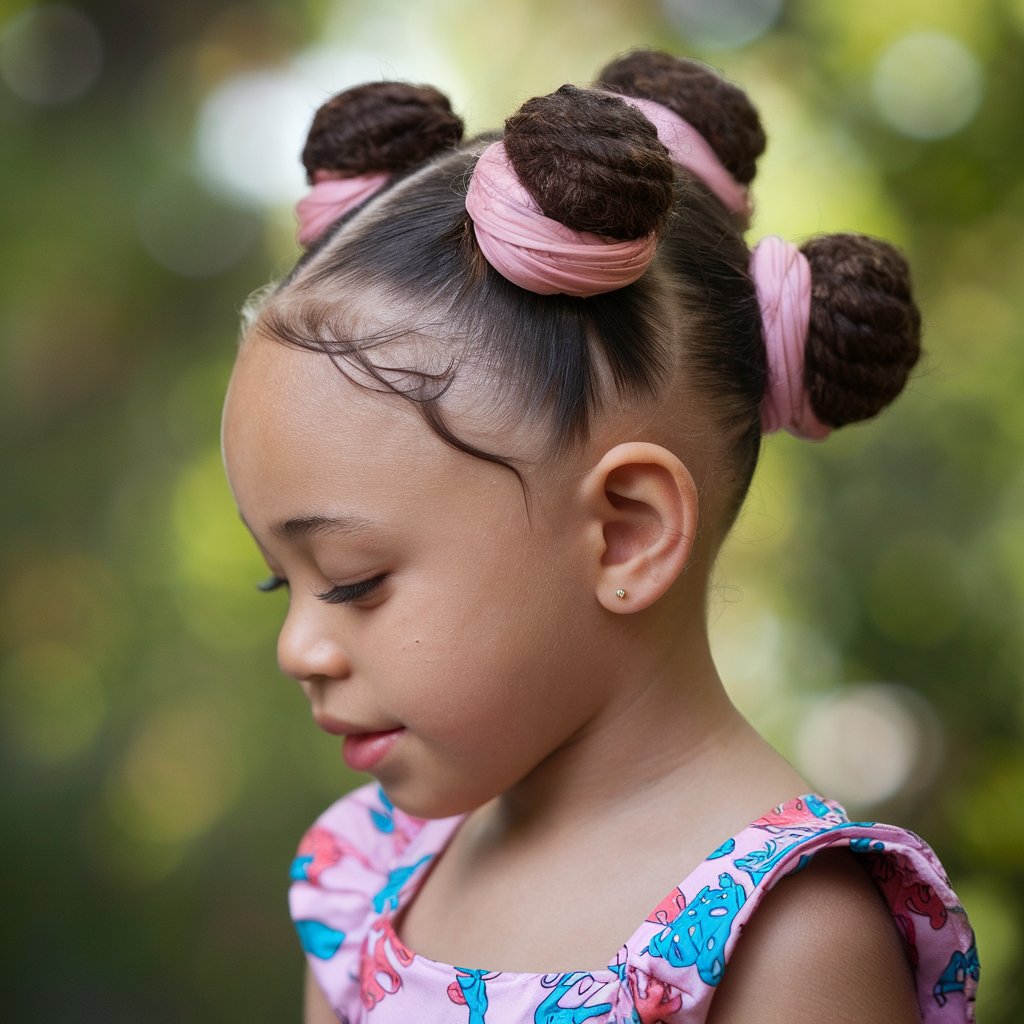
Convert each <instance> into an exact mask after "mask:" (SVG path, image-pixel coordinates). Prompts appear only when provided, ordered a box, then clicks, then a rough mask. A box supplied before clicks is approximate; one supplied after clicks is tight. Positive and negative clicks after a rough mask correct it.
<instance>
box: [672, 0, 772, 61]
mask: <svg viewBox="0 0 1024 1024" xmlns="http://www.w3.org/2000/svg"><path fill="white" fill-rule="evenodd" d="M661 8H662V10H663V11H664V12H665V17H666V19H667V20H668V21H669V23H670V24H671V25H672V26H673V27H674V28H675V29H676V31H677V32H678V33H679V34H680V35H681V36H682V37H683V38H684V39H685V40H686V41H687V42H688V43H691V44H695V45H697V46H707V47H711V48H717V49H729V48H732V47H735V46H743V45H745V44H746V43H750V42H753V40H755V39H758V38H759V37H760V36H763V35H764V34H765V32H767V31H768V29H770V28H771V27H772V25H774V24H775V21H776V19H777V18H778V16H779V12H780V11H781V10H782V0H661Z"/></svg>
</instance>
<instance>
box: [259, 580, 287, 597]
mask: <svg viewBox="0 0 1024 1024" xmlns="http://www.w3.org/2000/svg"><path fill="white" fill-rule="evenodd" d="M287 586H288V581H287V580H286V579H285V578H284V577H283V576H270V577H269V578H267V579H265V580H263V582H262V583H257V584H256V589H257V590H261V591H262V592H263V593H264V594H269V593H270V592H271V591H272V590H277V589H278V588H279V587H287Z"/></svg>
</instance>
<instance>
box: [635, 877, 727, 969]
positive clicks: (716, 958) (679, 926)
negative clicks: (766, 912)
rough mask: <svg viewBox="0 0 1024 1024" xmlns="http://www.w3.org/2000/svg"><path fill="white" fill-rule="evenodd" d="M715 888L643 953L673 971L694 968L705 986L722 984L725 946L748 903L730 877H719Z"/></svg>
mask: <svg viewBox="0 0 1024 1024" xmlns="http://www.w3.org/2000/svg"><path fill="white" fill-rule="evenodd" d="M718 884H719V886H720V888H718V889H712V888H711V887H710V886H707V885H706V886H704V888H703V889H701V891H700V892H699V893H697V895H696V896H695V897H694V898H693V899H692V900H691V901H690V902H689V903H688V904H687V905H686V906H685V907H684V908H683V910H682V912H681V913H680V914H679V916H678V917H677V918H676V919H675V920H674V921H672V922H671V923H670V924H669V925H668V926H667V927H666V928H664V929H662V931H661V932H660V933H659V934H658V935H656V936H655V937H654V938H653V939H651V941H650V943H649V945H648V946H647V950H646V952H647V953H648V954H649V955H650V956H653V957H661V958H662V959H664V960H667V961H668V962H669V963H670V964H671V965H672V966H673V967H692V966H694V965H696V967H697V973H698V974H699V975H700V977H701V980H702V981H703V982H704V983H705V984H706V985H717V984H718V983H719V982H720V981H721V980H722V972H723V971H724V970H725V943H726V940H727V939H728V938H729V932H730V930H731V928H732V922H733V920H734V918H735V917H736V915H737V914H738V913H739V911H740V908H741V907H742V906H743V904H744V903H745V902H746V899H747V894H746V892H745V890H744V888H743V886H742V885H741V884H740V883H739V882H737V881H736V879H735V878H733V877H732V875H726V874H721V875H719V876H718Z"/></svg>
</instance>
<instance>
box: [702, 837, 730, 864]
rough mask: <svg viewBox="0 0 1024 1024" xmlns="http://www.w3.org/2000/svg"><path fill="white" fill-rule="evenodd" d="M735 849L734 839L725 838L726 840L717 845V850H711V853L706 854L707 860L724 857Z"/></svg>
mask: <svg viewBox="0 0 1024 1024" xmlns="http://www.w3.org/2000/svg"><path fill="white" fill-rule="evenodd" d="M735 849H736V840H735V839H726V841H725V842H724V843H722V845H721V846H719V847H718V849H717V850H713V851H712V852H711V853H709V854H708V860H718V858H719V857H726V856H728V855H729V854H730V853H732V851H733V850H735Z"/></svg>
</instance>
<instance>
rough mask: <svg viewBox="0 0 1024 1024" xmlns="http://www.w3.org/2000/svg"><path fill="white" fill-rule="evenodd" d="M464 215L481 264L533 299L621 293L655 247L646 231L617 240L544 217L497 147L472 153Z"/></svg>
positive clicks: (499, 144) (501, 146) (643, 267)
mask: <svg viewBox="0 0 1024 1024" xmlns="http://www.w3.org/2000/svg"><path fill="white" fill-rule="evenodd" d="M466 210H467V211H468V213H469V216H470V218H471V219H472V221H473V230H474V232H475V234H476V240H477V244H478V245H479V246H480V249H481V251H482V252H483V254H484V256H485V257H486V258H487V262H488V263H490V265H491V266H492V267H494V269H495V270H497V271H498V273H499V274H501V275H502V277H505V278H507V279H508V280H509V281H511V282H512V283H513V284H517V285H519V287H520V288H525V289H526V290H527V291H531V292H536V293H537V294H538V295H556V294H564V295H573V296H576V297H577V298H585V297H587V296H590V295H599V294H601V293H602V292H610V291H615V289H617V288H625V287H626V285H628V284H632V283H633V282H634V281H636V280H637V279H638V278H640V277H641V276H642V275H643V273H644V271H645V270H646V269H647V267H648V266H649V264H650V262H651V258H652V257H653V256H654V249H655V246H656V245H657V238H656V237H655V236H654V235H653V234H650V235H644V236H643V237H642V238H637V239H632V240H629V241H624V242H620V241H617V240H615V239H612V238H606V237H604V236H603V235H597V234H594V233H593V232H592V231H576V230H574V229H573V228H570V227H566V225H564V224H562V223H561V222H560V221H557V220H553V219H552V218H551V217H545V216H544V214H543V213H542V212H541V209H540V206H538V204H537V200H536V199H534V198H533V196H532V195H530V193H529V192H528V191H527V190H526V187H525V186H524V185H523V183H522V182H521V181H520V180H519V177H518V175H517V174H516V172H515V170H514V169H513V167H512V164H511V162H510V161H509V158H508V154H507V153H506V152H505V144H504V143H503V142H495V143H492V144H491V145H490V146H488V147H487V148H486V149H485V150H484V151H483V153H481V154H480V159H479V160H478V161H477V164H476V167H475V168H474V169H473V176H472V178H470V182H469V190H468V192H467V193H466Z"/></svg>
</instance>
